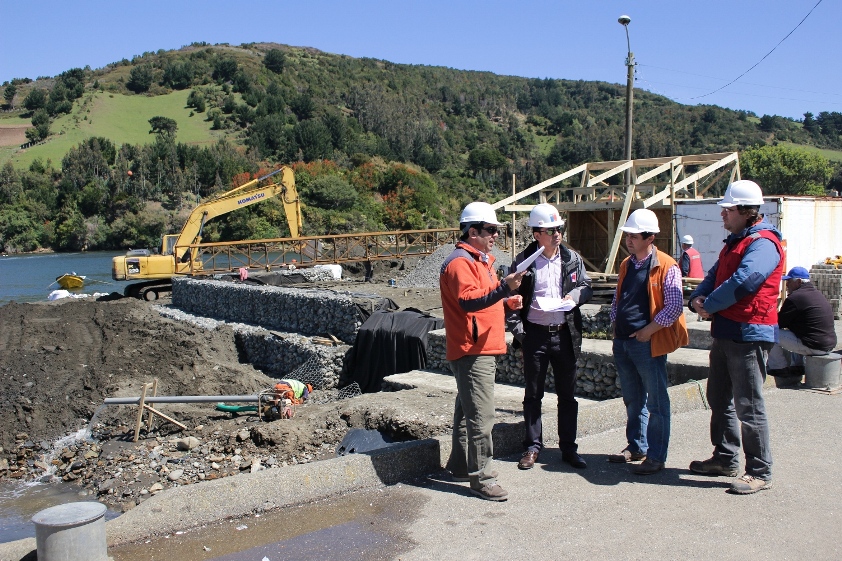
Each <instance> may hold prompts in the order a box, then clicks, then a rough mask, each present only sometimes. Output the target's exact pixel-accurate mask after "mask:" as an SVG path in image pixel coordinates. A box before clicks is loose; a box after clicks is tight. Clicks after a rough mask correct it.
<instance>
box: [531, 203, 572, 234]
mask: <svg viewBox="0 0 842 561" xmlns="http://www.w3.org/2000/svg"><path fill="white" fill-rule="evenodd" d="M528 224H529V225H530V226H531V227H533V228H554V227H556V226H561V227H564V220H562V219H561V216H559V214H558V209H557V208H556V207H554V206H553V205H551V204H550V203H541V204H539V205H535V206H534V207H532V212H530V213H529V222H528Z"/></svg>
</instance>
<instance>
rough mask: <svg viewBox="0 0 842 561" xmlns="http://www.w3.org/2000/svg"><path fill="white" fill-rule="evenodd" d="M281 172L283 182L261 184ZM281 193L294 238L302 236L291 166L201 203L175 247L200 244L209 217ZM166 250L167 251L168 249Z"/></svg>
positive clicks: (186, 223)
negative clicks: (260, 185) (261, 185)
mask: <svg viewBox="0 0 842 561" xmlns="http://www.w3.org/2000/svg"><path fill="white" fill-rule="evenodd" d="M278 173H281V174H282V176H281V181H280V182H279V183H272V184H270V185H266V186H263V187H259V184H260V182H261V181H264V180H266V179H268V178H270V177H272V176H273V175H276V174H278ZM279 194H280V195H282V197H281V199H282V201H283V205H284V211H285V213H286V216H287V221H288V222H289V229H290V234H291V235H292V237H298V236H299V235H300V234H301V207H300V203H299V200H298V191H297V190H296V188H295V174H293V172H292V170H291V169H290V168H288V167H286V166H283V167H281V168H280V169H277V170H275V171H273V172H272V173H269V174H266V175H264V176H263V177H258V178H257V179H252V180H251V181H249V182H248V183H246V184H244V185H241V186H240V187H237V188H235V189H231V190H230V191H227V192H225V193H222V194H221V195H218V196H216V197H214V198H213V199H211V200H209V201H207V202H204V203H202V204H200V205H199V206H197V207H196V208H195V209H193V212H192V213H191V214H190V217H189V218H188V219H187V222H185V224H184V227H183V228H182V229H181V234H179V236H178V239H177V240H176V241H175V244H174V246H177V247H185V246H187V245H190V244H194V243H199V242H200V241H201V237H202V230H203V229H204V226H205V224H206V223H207V222H208V220H211V219H212V218H215V217H217V216H220V215H223V214H228V213H229V212H232V211H234V210H237V209H239V208H245V207H247V206H251V205H253V204H255V203H259V202H262V201H266V200H268V199H271V198H272V197H276V196H278V195H279ZM163 249H164V251H165V252H166V250H167V248H163Z"/></svg>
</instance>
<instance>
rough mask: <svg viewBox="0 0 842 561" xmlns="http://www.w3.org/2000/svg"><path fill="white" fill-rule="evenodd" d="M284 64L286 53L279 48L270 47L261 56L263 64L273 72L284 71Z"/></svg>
mask: <svg viewBox="0 0 842 561" xmlns="http://www.w3.org/2000/svg"><path fill="white" fill-rule="evenodd" d="M284 64H286V55H285V54H284V52H283V51H282V50H280V49H270V50H269V52H267V53H266V56H265V57H264V58H263V66H265V67H266V68H267V69H268V70H270V71H272V72H274V73H275V74H280V73H281V72H283V71H284Z"/></svg>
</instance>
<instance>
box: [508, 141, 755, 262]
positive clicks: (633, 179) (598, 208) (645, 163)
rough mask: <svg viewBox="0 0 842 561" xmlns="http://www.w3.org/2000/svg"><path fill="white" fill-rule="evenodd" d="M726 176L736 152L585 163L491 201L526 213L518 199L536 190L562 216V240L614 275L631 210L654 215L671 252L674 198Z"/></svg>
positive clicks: (733, 170) (736, 173) (734, 167)
mask: <svg viewBox="0 0 842 561" xmlns="http://www.w3.org/2000/svg"><path fill="white" fill-rule="evenodd" d="M726 177H727V182H728V183H730V182H732V181H736V180H738V179H740V163H739V157H738V155H737V153H736V152H723V153H717V154H697V155H690V156H674V157H669V156H668V157H662V158H643V159H638V160H619V161H613V162H589V163H586V164H582V165H580V166H577V167H575V168H573V169H571V170H568V171H566V172H564V173H562V174H560V175H557V176H555V177H552V178H550V179H548V180H546V181H543V182H541V183H539V184H538V185H535V186H533V187H530V188H528V189H525V190H523V191H520V192H519V193H515V194H513V195H512V196H510V197H507V198H505V199H503V200H501V201H498V202H496V203H494V204H493V205H492V206H493V207H494V208H495V209H503V210H504V211H505V212H512V213H516V212H529V211H530V210H532V207H533V206H534V205H533V204H522V203H519V201H521V200H522V199H524V198H525V197H530V196H531V197H533V198H534V196H535V195H536V194H537V196H538V201H539V202H542V203H550V204H552V205H554V206H555V207H556V208H558V209H559V211H560V212H561V213H563V214H566V215H567V239H566V240H565V241H566V243H567V244H569V245H570V246H571V247H573V248H575V249H576V251H577V252H578V253H579V254H580V255H582V258H583V259H584V260H585V264H586V266H587V267H588V269H589V270H591V271H593V272H598V273H605V274H614V273H615V270H616V265H617V255H618V254H622V255H627V252H626V249H625V247H623V246H622V244H621V243H620V242H621V239H622V231H620V229H619V226H620V225H622V224H624V223H625V221H626V218H628V215H629V214H630V213H631V212H632V211H634V210H636V209H639V208H648V209H650V210H652V211H654V212H655V214H657V215H658V222H659V224H660V225H661V232H660V234H658V235H657V236H656V238H655V243H656V245H657V247H658V248H660V249H661V250H662V251H665V252H667V253H670V254H673V255H674V254H675V251H676V248H677V247H679V245H678V240H676V236H675V223H674V220H673V216H674V215H675V201H676V200H677V199H703V198H705V195H706V194H707V193H708V192H709V191H710V190H711V188H713V187H714V186H715V185H717V184H719V183H720V180H721V179H723V178H726ZM667 225H669V226H668V227H665V226H667ZM512 230H513V231H514V230H515V228H513V229H512Z"/></svg>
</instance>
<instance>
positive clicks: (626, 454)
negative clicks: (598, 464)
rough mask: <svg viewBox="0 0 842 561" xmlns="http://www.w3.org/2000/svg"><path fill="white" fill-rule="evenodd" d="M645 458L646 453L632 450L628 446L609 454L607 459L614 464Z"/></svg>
mask: <svg viewBox="0 0 842 561" xmlns="http://www.w3.org/2000/svg"><path fill="white" fill-rule="evenodd" d="M645 459H646V454H641V453H640V452H632V451H631V450H629V449H628V448H626V449H624V450H623V451H622V452H620V453H619V454H609V455H608V461H609V462H611V463H614V464H627V463H629V462H639V461H641V460H645Z"/></svg>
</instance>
